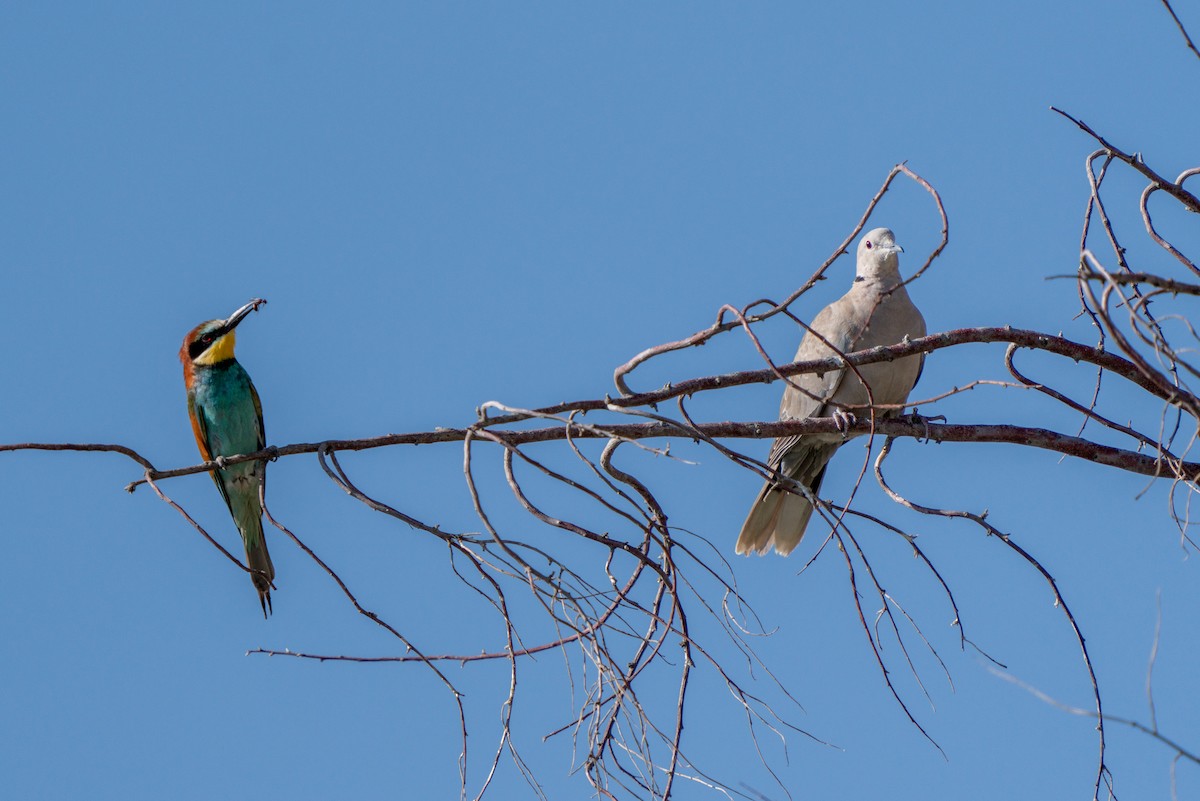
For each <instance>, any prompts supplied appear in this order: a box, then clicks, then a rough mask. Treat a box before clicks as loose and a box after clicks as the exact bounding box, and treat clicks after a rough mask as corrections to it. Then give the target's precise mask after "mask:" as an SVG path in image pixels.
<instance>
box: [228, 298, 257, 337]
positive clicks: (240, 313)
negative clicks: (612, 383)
mask: <svg viewBox="0 0 1200 801" xmlns="http://www.w3.org/2000/svg"><path fill="white" fill-rule="evenodd" d="M265 303H266V301H265V300H263V299H262V298H255V299H254V300H252V301H250V302H249V303H247V304H246V305H245V306H243V307H242V308H240V309H238V310H237V311H235V312H234V313H233V314H231V315H229V319H228V320H226V321H225V324H224V325H222V326H221V333H222V334H226V333H228V332H230V331H232V330H233V329H235V328H237V325H238V323H240V322H241V321H242V320H243V319H245V317H246V315H247V314H249V313H250V312H252V311H255V310H257V309H258V307H259V306H262V305H264V304H265Z"/></svg>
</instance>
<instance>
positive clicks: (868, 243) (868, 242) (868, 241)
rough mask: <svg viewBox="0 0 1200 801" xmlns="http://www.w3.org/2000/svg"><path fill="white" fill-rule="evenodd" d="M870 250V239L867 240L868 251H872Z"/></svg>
mask: <svg viewBox="0 0 1200 801" xmlns="http://www.w3.org/2000/svg"><path fill="white" fill-rule="evenodd" d="M870 249H871V240H870V239H868V240H867V250H870Z"/></svg>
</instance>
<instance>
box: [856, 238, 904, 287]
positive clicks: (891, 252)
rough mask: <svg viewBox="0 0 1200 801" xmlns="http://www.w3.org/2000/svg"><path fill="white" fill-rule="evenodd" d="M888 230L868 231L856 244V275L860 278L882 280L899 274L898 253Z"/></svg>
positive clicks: (898, 249) (901, 251)
mask: <svg viewBox="0 0 1200 801" xmlns="http://www.w3.org/2000/svg"><path fill="white" fill-rule="evenodd" d="M903 252H904V248H902V247H900V246H899V245H897V244H896V235H895V234H893V233H892V231H891V229H890V228H876V229H875V230H874V231H868V232H867V235H866V236H864V237H863V238H862V239H861V240H860V241H859V243H858V275H859V276H860V277H862V278H882V277H885V276H887V277H891V276H896V275H899V274H900V258H899V255H898V254H900V253H903Z"/></svg>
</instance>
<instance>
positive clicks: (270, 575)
mask: <svg viewBox="0 0 1200 801" xmlns="http://www.w3.org/2000/svg"><path fill="white" fill-rule="evenodd" d="M255 522H256V523H257V525H256V526H254V528H256V529H257V531H254V532H252V533H253V534H257V536H252V537H245V540H246V564H247V566H248V567H249V568H250V578H251V580H253V581H254V589H256V590H258V601H259V603H260V604H262V610H263V617H264V618H265V617H267V616H268V615H270V614H271V612H272V611H273V610H272V609H271V583H272V582H273V581H274V580H275V566H274V565H273V564H271V554H270V552H268V551H267V539H266V537H264V536H263V530H262V520H257V521H255Z"/></svg>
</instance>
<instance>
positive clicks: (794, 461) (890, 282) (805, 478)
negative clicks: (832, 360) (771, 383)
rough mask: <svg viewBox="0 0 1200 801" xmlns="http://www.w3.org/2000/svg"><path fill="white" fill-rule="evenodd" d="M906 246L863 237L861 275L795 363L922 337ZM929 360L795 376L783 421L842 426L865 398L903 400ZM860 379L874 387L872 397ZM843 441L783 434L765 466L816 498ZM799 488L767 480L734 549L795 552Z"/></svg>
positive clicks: (806, 509)
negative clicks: (905, 279)
mask: <svg viewBox="0 0 1200 801" xmlns="http://www.w3.org/2000/svg"><path fill="white" fill-rule="evenodd" d="M903 252H904V249H903V248H902V247H900V246H899V245H897V244H896V238H895V236H894V235H893V234H892V232H891V231H890V230H888V229H887V228H876V229H875V230H873V231H871V232H870V233H868V234H867V235H866V236H864V237H863V238H862V241H860V242H859V243H858V269H857V275H855V278H854V283H853V284H852V285H851V287H850V291H849V292H847V293H846V294H845V295H843V296H842V297H841V298H840V299H838V300H836V301H834V302H833V303H831V304H829V305H828V306H826V307H825V308H824V309H822V310H821V313H820V314H818V315H817V317H816V319H815V320H813V322H812V330H811V331H809V332H807V333H806V334H805V335H804V339H803V340H802V341H801V342H800V350H798V351H797V352H796V361H801V360H807V359H823V358H828V357H830V356H836V355H841V354H845V353H851V352H853V351H856V350H865V349H867V348H874V347H877V346H880V345H895V344H896V343H898V342H902V341H904V340H905V339H906V338H908V339H916V338H917V337H923V336H925V319H924V318H923V317H921V312H919V311H917V307H916V306H914V305H913V304H912V301H911V300H909V297H908V292H907V291H906V290H905V288H904V286H903V284H902V283H901V278H900V259H899V256H897V254H899V253H903ZM826 343H828V344H826ZM831 346H832V347H831ZM924 359H925V357H924V354H920V355H914V356H905V357H904V358H903V359H896V360H894V361H886V362H875V363H874V364H864V365H862V366H860V367H859V368H858V372H859V373H861V374H862V380H859V377H858V375H856V374H855V373H854V371H853V370H850V369H847V368H841V369H838V370H834V371H831V372H828V373H825V374H824V375H821V374H817V373H805V374H803V375H797V376H792V382H793V383H795V384H796V385H797V386H799V387H800V388H801V389H802V390H803V392H802V391H800V390H797V389H796V388H795V387H792V386H790V385H789V386H788V387H787V388H786V389H785V390H784V391H783V401H782V403H780V404H779V419H780V420H803V419H806V418H809V417H830V416H833V417H835V418H840V420H841V422H840V423H839V428H841V427H842V423H843V422H845V420H846V418H847V417H849V418H851V419H853V415H852V412H853V411H855V407H858V409H857V410H858V412H859V413H860V414H869V413H870V409H869V408H868V404H870V403H872V401H873V402H874V404H875V405H876V406H881V405H885V406H886V405H897V404H902V403H904V402H905V401H906V400H907V399H908V393H909V392H910V391H912V388H913V386H914V385H915V384H916V383H917V378H918V376H920V374H921V367H922V364H923V363H924ZM863 381H865V382H866V383H867V385H868V386H870V388H871V398H870V399H868V397H867V391H866V388H865V387H864V386H863ZM899 411H900V410H899V409H878V410H876V414H878V415H880V416H883V417H892V416H895V415H897V414H899ZM846 439H847V438H846V437H845V436H843V435H842V434H840V433H839V434H800V435H795V436H790V437H780V438H779V439H777V440H775V442H774V444H772V446H771V454H770V456H768V457H767V464H768V465H770V466H771V468H772V469H776V470H778V471H779V472H780V473H782V474H784V475H785V476H787V477H789V478H791V479H794V480H795V481H797V482H799V483H800V484H803V485H804V486H805V487H808V489H809V490H810V491H811V492H812V493H813V495H814V496H815V495H816V492H817V490H818V489H819V488H820V486H821V479H822V478H823V477H824V475H825V466H826V465H827V464H828V463H829V459H830V458H831V457H832V456H833V454H834V451H836V450H837V449H838V448H839V447H841V445H842V444H843V443H844V442H845V441H846ZM799 492H800V491H799V490H793V491H792V492H789V491H787V490H785V489H784V488H783V487H782V486H780V485H779V484H778V483H776V482H773V481H770V480H768V481H767V483H766V485H765V486H764V487H763V489H762V492H760V493H759V494H758V498H757V500H755V501H754V506H752V507H751V508H750V514H749V515H747V517H746V522H745V523H743V524H742V533H741V534H739V535H738V541H737V552H738V553H740V554H750V553H758V554H765V553H766V552H767V551H769V550H770V549H771V546H772V545H774V546H775V550H776V551H777V552H778V553H780V554H782V555H784V556H787V555H788V554H789V553H791V552H792V549H793V548H795V547H796V546H797V545H798V544H799V543H800V539H801V538H802V537H803V536H804V529H805V527H806V526H807V525H808V519H809V518H810V517H811V516H812V513H813V507H812V504H811V503H810V502H809V501H808V500H807V499H806V498H805V497H804V496H803V495H801V494H798V493H799Z"/></svg>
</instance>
